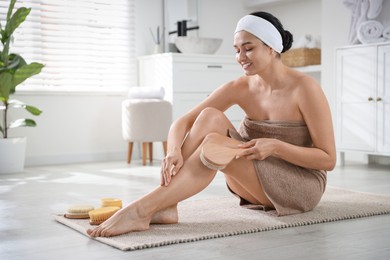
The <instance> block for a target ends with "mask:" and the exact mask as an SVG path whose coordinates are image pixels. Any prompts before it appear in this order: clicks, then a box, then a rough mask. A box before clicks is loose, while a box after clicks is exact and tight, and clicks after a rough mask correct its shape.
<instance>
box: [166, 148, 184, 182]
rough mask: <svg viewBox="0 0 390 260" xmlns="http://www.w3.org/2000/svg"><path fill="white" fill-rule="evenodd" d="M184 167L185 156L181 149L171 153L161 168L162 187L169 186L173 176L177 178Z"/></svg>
mask: <svg viewBox="0 0 390 260" xmlns="http://www.w3.org/2000/svg"><path fill="white" fill-rule="evenodd" d="M182 166H183V156H182V154H181V150H180V149H174V150H173V151H169V152H168V153H167V156H165V158H164V160H163V162H162V166H161V186H168V185H169V183H170V182H171V179H172V176H175V175H176V174H177V173H178V172H179V170H180V168H181V167H182Z"/></svg>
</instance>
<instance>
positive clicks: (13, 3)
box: [7, 0, 16, 21]
mask: <svg viewBox="0 0 390 260" xmlns="http://www.w3.org/2000/svg"><path fill="white" fill-rule="evenodd" d="M15 3H16V0H11V2H10V3H9V7H8V13H7V21H9V19H10V18H11V14H12V10H14V6H15Z"/></svg>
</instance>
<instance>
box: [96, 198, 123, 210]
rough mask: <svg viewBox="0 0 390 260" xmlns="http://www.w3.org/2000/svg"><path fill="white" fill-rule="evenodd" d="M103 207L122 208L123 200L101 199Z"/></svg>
mask: <svg viewBox="0 0 390 260" xmlns="http://www.w3.org/2000/svg"><path fill="white" fill-rule="evenodd" d="M100 206H101V207H119V208H122V200H120V199H113V198H103V199H101V200H100Z"/></svg>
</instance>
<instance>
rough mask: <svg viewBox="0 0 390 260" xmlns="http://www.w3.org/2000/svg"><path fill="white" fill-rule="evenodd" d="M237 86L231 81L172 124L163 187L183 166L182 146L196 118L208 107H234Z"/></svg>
mask: <svg viewBox="0 0 390 260" xmlns="http://www.w3.org/2000/svg"><path fill="white" fill-rule="evenodd" d="M235 84H236V83H235V81H231V82H228V83H226V84H224V85H222V86H220V87H219V88H217V89H216V90H215V91H213V93H211V94H210V95H209V96H208V97H207V98H206V99H205V100H203V101H202V102H201V103H199V104H198V105H197V106H195V107H194V108H193V109H191V110H190V111H188V112H187V113H186V114H185V115H183V116H182V117H180V118H178V119H177V120H175V121H174V122H173V123H172V125H171V127H170V130H169V133H168V147H167V156H166V157H165V158H164V160H163V165H162V168H161V170H162V179H161V185H167V184H168V183H169V182H170V180H171V175H175V174H177V172H178V171H179V170H180V168H181V167H182V166H183V163H184V161H183V155H182V151H181V146H182V144H183V141H184V138H185V137H186V134H187V133H188V132H189V131H190V129H191V127H192V125H193V124H194V122H195V120H196V118H197V117H198V116H199V114H200V113H201V112H202V111H203V110H204V109H205V108H207V107H214V108H216V109H218V110H221V111H225V110H226V109H228V108H229V107H230V106H231V105H233V102H234V95H233V94H234V93H233V92H232V88H233V87H234V85H235Z"/></svg>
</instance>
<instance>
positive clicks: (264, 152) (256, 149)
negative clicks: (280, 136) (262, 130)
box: [238, 138, 277, 160]
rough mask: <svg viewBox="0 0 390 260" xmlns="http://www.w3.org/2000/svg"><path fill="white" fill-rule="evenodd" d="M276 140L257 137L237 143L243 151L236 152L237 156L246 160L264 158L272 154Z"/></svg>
mask: <svg viewBox="0 0 390 260" xmlns="http://www.w3.org/2000/svg"><path fill="white" fill-rule="evenodd" d="M276 142H277V140H276V139H271V138H259V139H252V140H250V141H248V142H246V143H242V144H239V145H238V147H239V148H242V149H244V151H242V152H241V153H240V154H238V157H244V158H246V159H247V160H255V159H256V160H264V159H266V158H267V157H268V156H272V155H273V154H274V152H275V145H276Z"/></svg>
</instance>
